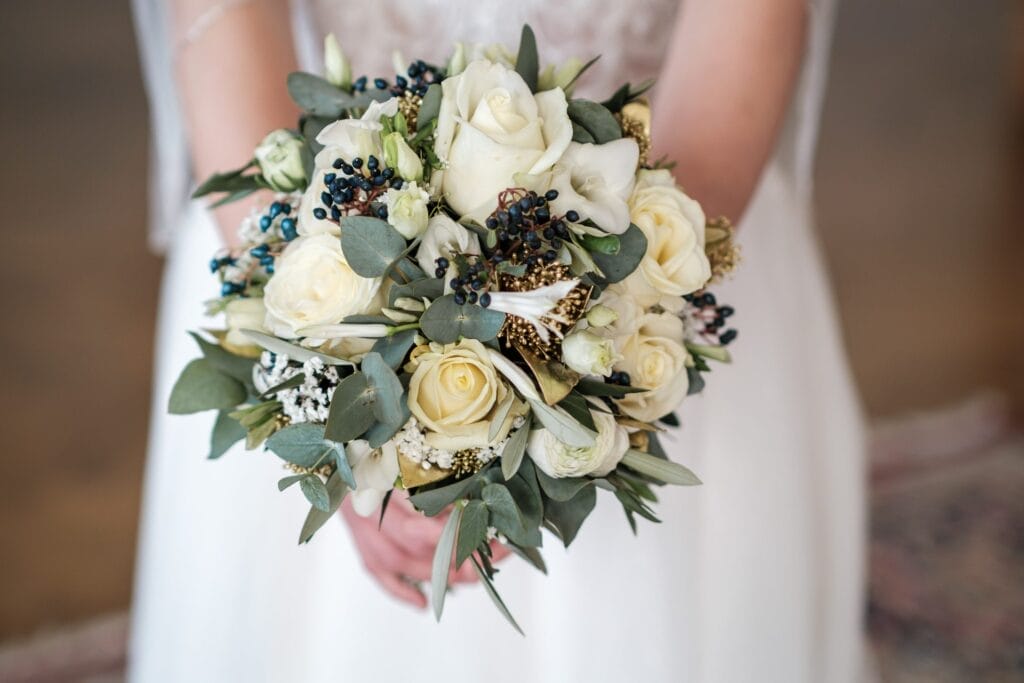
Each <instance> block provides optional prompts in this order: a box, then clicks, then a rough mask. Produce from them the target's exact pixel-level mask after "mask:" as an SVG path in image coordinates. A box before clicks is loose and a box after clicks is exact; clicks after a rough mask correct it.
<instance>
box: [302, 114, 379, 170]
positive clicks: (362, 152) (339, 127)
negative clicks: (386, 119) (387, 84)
mask: <svg viewBox="0 0 1024 683" xmlns="http://www.w3.org/2000/svg"><path fill="white" fill-rule="evenodd" d="M397 113H398V98H395V97H392V98H391V99H390V100H387V101H385V102H371V103H370V106H369V107H367V108H366V112H365V113H364V114H363V115H362V117H360V118H358V119H342V120H340V121H335V122H334V123H332V124H330V125H328V126H325V127H324V129H323V130H321V131H320V134H319V135H317V136H316V141H317V142H319V143H320V144H321V145H323V146H324V149H322V150H321V151H320V153H319V154H317V155H316V167H317V169H324V168H327V167H328V166H330V165H331V164H333V163H334V160H335V159H338V158H341V159H344V160H345V161H346V162H349V163H351V162H352V160H353V159H355V158H356V157H358V158H360V159H363V160H364V161H365V160H366V159H368V158H369V157H370V156H371V155H372V156H375V157H377V158H378V159H383V158H384V152H383V150H382V148H381V144H382V143H381V136H380V132H381V131H382V130H384V126H383V125H382V124H381V122H380V119H381V117H383V116H394V115H395V114H397Z"/></svg>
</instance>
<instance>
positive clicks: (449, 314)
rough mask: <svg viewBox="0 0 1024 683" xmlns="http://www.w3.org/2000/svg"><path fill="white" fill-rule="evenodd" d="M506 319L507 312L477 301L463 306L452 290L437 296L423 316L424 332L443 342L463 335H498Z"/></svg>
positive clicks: (454, 339)
mask: <svg viewBox="0 0 1024 683" xmlns="http://www.w3.org/2000/svg"><path fill="white" fill-rule="evenodd" d="M504 323H505V314H504V313H500V312H498V311H492V310H490V309H488V308H481V307H480V306H476V305H474V304H464V305H462V306H460V305H458V304H457V303H455V298H454V297H453V296H452V295H451V294H448V295H447V296H443V297H441V298H440V299H438V300H436V301H435V302H434V303H433V304H431V305H430V307H429V308H428V309H427V310H426V311H425V312H424V313H423V315H422V316H421V317H420V329H421V330H422V331H423V334H425V335H426V336H427V337H429V338H430V339H431V340H433V341H436V342H440V343H442V344H450V343H452V342H456V341H458V340H459V339H460V338H462V337H470V338H472V339H478V340H480V341H489V340H491V339H494V338H495V337H497V336H498V332H499V331H500V330H501V326H502V325H503V324H504Z"/></svg>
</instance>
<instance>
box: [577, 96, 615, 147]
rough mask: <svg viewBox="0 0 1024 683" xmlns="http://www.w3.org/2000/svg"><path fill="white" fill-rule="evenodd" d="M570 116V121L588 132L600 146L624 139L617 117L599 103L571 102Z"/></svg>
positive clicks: (588, 101) (587, 101) (586, 101)
mask: <svg viewBox="0 0 1024 683" xmlns="http://www.w3.org/2000/svg"><path fill="white" fill-rule="evenodd" d="M568 114H569V120H570V121H572V122H573V123H574V124H576V125H578V126H580V127H581V128H583V129H584V130H586V131H587V133H589V134H590V136H591V137H592V138H593V140H594V142H595V143H597V144H599V145H603V144H604V143H606V142H611V141H612V140H618V139H619V138H621V137H622V128H621V127H620V126H619V122H618V121H616V120H615V116H614V115H613V114H612V113H611V112H610V111H608V109H607V108H606V107H605V106H604V105H601V104H598V103H597V102H591V101H590V100H570V101H569V108H568ZM574 130H575V128H574Z"/></svg>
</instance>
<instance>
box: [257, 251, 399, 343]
mask: <svg viewBox="0 0 1024 683" xmlns="http://www.w3.org/2000/svg"><path fill="white" fill-rule="evenodd" d="M380 285H381V281H380V278H365V277H362V276H360V275H357V274H356V272H355V271H354V270H352V268H351V266H349V265H348V261H346V260H345V254H344V253H343V252H342V250H341V242H340V241H339V240H338V239H337V238H336V237H333V236H331V235H310V236H305V237H298V238H297V239H295V240H294V241H293V242H292V243H291V244H289V245H288V248H287V249H285V250H284V253H282V254H281V256H280V257H279V258H278V260H277V264H276V268H275V272H274V275H273V277H271V278H270V281H269V282H268V283H267V286H266V288H265V289H264V292H263V297H264V302H265V304H266V306H267V327H268V328H269V329H270V330H272V331H273V333H274V334H276V335H278V336H281V337H288V338H293V337H296V336H298V332H299V330H301V329H303V328H306V327H312V326H314V325H333V324H335V323H339V322H341V321H342V319H344V318H345V317H346V316H350V315H355V314H357V313H364V312H365V311H366V310H367V307H368V306H370V305H371V302H373V301H375V295H376V294H377V290H379V289H380Z"/></svg>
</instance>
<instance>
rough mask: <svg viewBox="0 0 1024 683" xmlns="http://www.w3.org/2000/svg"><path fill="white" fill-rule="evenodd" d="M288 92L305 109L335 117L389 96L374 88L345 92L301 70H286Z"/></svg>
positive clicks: (311, 112) (384, 91) (386, 92)
mask: <svg viewBox="0 0 1024 683" xmlns="http://www.w3.org/2000/svg"><path fill="white" fill-rule="evenodd" d="M288 94H289V95H290V96H291V98H292V101H293V102H295V104H297V105H299V106H300V107H301V108H302V109H303V110H304V111H306V112H309V113H310V114H315V115H316V116H325V117H330V118H335V119H337V118H339V117H340V116H341V115H342V114H343V113H344V112H345V110H346V109H362V108H365V107H367V106H369V105H370V103H371V102H374V101H379V102H383V101H384V100H387V99H390V97H391V93H390V92H388V91H387V90H377V89H371V90H366V91H365V92H361V93H348V92H345V91H344V90H342V89H341V88H338V87H336V86H334V85H332V84H331V83H329V82H327V80H325V79H323V78H321V77H320V76H316V75H314V74H310V73H305V72H301V71H296V72H294V73H291V74H288Z"/></svg>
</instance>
